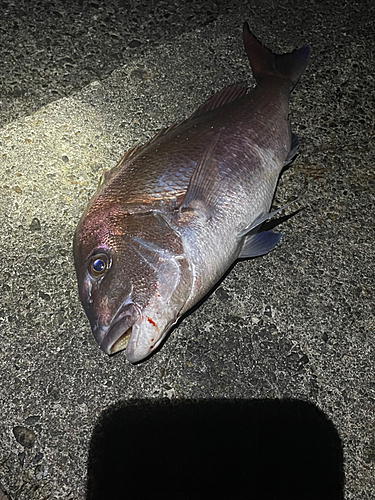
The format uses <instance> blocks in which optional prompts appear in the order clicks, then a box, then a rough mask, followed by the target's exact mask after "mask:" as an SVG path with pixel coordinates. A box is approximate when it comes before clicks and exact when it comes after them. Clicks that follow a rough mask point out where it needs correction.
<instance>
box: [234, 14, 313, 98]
mask: <svg viewBox="0 0 375 500" xmlns="http://www.w3.org/2000/svg"><path fill="white" fill-rule="evenodd" d="M243 39H244V44H245V49H246V53H247V55H248V58H249V60H250V65H251V69H252V71H253V75H254V78H255V80H256V81H257V82H258V83H259V82H260V81H261V80H263V79H264V78H266V77H270V76H277V77H280V78H284V79H285V80H288V81H289V82H290V87H291V89H292V88H294V87H295V85H296V84H297V82H298V80H299V78H300V76H301V75H302V73H303V72H304V71H305V69H306V66H307V63H308V62H309V58H310V52H311V48H310V46H309V45H305V46H304V47H301V48H300V49H298V50H294V51H293V52H290V53H289V54H280V55H279V54H273V53H272V52H271V51H270V50H269V49H267V47H264V46H263V45H262V44H261V43H260V42H259V40H257V38H256V37H255V36H254V35H253V34H252V33H251V32H250V29H249V25H248V24H247V23H245V24H244V27H243Z"/></svg>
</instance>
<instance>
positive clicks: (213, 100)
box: [186, 83, 247, 121]
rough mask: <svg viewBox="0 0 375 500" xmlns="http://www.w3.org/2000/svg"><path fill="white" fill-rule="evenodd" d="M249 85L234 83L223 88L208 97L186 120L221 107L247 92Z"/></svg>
mask: <svg viewBox="0 0 375 500" xmlns="http://www.w3.org/2000/svg"><path fill="white" fill-rule="evenodd" d="M246 90H247V87H246V85H245V84H244V83H234V84H233V85H229V86H228V87H225V88H223V89H222V90H220V91H219V92H216V94H214V95H213V96H211V97H210V98H209V99H207V101H206V102H204V103H203V104H202V105H201V106H199V108H198V109H197V110H196V111H195V112H194V113H193V114H192V115H191V116H190V117H189V118H188V119H187V120H186V121H188V120H193V119H194V118H197V117H198V116H202V115H204V114H205V113H207V112H208V111H212V110H213V109H216V108H220V107H221V106H224V104H228V102H232V101H234V100H235V99H238V98H240V97H242V96H243V95H245V94H246Z"/></svg>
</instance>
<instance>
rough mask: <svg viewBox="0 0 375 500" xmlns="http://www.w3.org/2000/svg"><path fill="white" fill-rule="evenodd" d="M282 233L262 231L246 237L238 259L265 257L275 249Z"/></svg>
mask: <svg viewBox="0 0 375 500" xmlns="http://www.w3.org/2000/svg"><path fill="white" fill-rule="evenodd" d="M282 235H283V233H273V232H272V231H263V232H261V233H255V234H251V235H250V236H247V238H245V241H244V245H243V247H242V251H241V253H240V255H239V256H238V258H239V259H249V258H250V257H259V256H260V255H265V254H266V253H268V252H270V251H271V250H273V249H274V248H275V246H276V245H277V244H278V242H279V241H280V239H281V237H282Z"/></svg>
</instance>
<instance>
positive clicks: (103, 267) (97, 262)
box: [89, 253, 110, 278]
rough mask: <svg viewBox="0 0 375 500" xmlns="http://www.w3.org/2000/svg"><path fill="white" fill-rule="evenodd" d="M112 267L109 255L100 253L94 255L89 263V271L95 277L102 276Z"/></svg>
mask: <svg viewBox="0 0 375 500" xmlns="http://www.w3.org/2000/svg"><path fill="white" fill-rule="evenodd" d="M109 267H110V260H109V258H108V255H106V254H105V253H100V254H96V255H93V256H92V257H91V261H90V264H89V273H90V274H91V276H92V277H93V278H100V277H101V276H103V274H104V273H105V272H106V271H107V269H108V268H109Z"/></svg>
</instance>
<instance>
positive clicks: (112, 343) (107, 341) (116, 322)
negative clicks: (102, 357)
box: [94, 304, 139, 355]
mask: <svg viewBox="0 0 375 500" xmlns="http://www.w3.org/2000/svg"><path fill="white" fill-rule="evenodd" d="M138 318H139V312H138V309H137V308H136V306H135V305H134V304H126V306H124V307H123V308H121V310H120V311H119V312H118V313H117V314H116V316H115V317H114V318H113V320H112V321H111V324H110V325H109V327H108V330H107V332H106V333H105V335H104V338H103V333H102V332H94V337H95V339H96V341H97V342H98V344H99V347H100V349H101V350H102V351H104V352H105V353H106V354H108V355H111V354H115V353H116V352H118V351H122V350H124V349H126V347H127V345H128V342H129V340H130V337H131V334H132V331H133V325H134V324H135V323H136V322H137V321H138ZM95 333H97V334H95ZM100 333H101V334H100Z"/></svg>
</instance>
